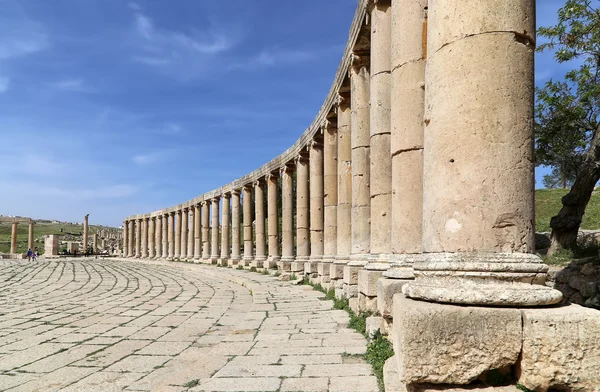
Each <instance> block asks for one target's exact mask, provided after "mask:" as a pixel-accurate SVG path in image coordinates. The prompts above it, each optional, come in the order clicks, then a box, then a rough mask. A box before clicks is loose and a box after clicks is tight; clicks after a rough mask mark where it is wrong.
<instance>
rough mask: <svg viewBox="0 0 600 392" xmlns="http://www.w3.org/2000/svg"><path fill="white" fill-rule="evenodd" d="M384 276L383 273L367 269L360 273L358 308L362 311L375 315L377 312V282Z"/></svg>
mask: <svg viewBox="0 0 600 392" xmlns="http://www.w3.org/2000/svg"><path fill="white" fill-rule="evenodd" d="M350 268H352V267H350ZM365 268H366V267H365ZM382 274H383V271H373V270H366V269H361V270H359V271H358V292H359V295H358V308H359V309H360V310H365V311H369V312H373V313H374V312H376V311H377V281H378V280H379V278H381V276H382Z"/></svg>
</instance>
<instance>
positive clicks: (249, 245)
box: [242, 185, 254, 267]
mask: <svg viewBox="0 0 600 392" xmlns="http://www.w3.org/2000/svg"><path fill="white" fill-rule="evenodd" d="M243 192H244V193H243V196H242V197H243V200H242V202H243V207H244V208H243V210H244V211H243V217H244V266H246V267H248V266H249V265H250V263H251V262H252V260H254V254H253V251H254V249H253V241H252V186H251V185H246V186H245V187H244V189H243Z"/></svg>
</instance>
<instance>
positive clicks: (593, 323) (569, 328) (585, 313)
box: [518, 305, 600, 392]
mask: <svg viewBox="0 0 600 392" xmlns="http://www.w3.org/2000/svg"><path fill="white" fill-rule="evenodd" d="M522 313H523V352H522V359H521V361H520V363H519V370H518V372H519V373H520V376H519V383H521V384H523V385H524V386H525V387H527V388H529V389H532V390H535V391H547V390H548V389H550V388H555V389H557V390H568V391H573V392H578V391H581V392H583V391H586V392H592V391H595V392H597V391H600V312H598V311H597V310H593V309H587V308H584V307H581V306H579V305H569V306H565V307H559V308H549V309H525V310H522Z"/></svg>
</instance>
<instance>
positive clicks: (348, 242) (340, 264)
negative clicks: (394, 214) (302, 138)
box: [329, 93, 352, 298]
mask: <svg viewBox="0 0 600 392" xmlns="http://www.w3.org/2000/svg"><path fill="white" fill-rule="evenodd" d="M350 103H351V101H350V98H349V96H348V95H347V94H345V93H340V94H339V95H338V105H337V123H338V134H337V144H338V145H337V163H338V170H337V177H338V186H337V191H338V193H337V209H336V210H337V244H336V248H337V255H336V257H335V261H334V262H333V264H331V266H330V268H329V278H330V279H331V286H332V287H333V288H335V289H336V297H337V298H340V297H342V296H343V278H344V266H345V265H346V264H348V261H349V260H350V252H351V250H352V218H351V216H352V143H351V139H352V138H351V135H350V134H351V132H350V130H351V128H350V123H351V109H350Z"/></svg>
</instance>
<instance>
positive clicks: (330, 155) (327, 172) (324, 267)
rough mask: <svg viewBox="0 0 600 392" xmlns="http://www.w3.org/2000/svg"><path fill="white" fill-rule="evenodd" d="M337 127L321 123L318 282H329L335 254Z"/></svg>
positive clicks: (324, 283) (329, 123)
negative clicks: (321, 197) (320, 256)
mask: <svg viewBox="0 0 600 392" xmlns="http://www.w3.org/2000/svg"><path fill="white" fill-rule="evenodd" d="M337 173H338V169H337V127H336V125H335V122H332V121H331V120H328V121H326V123H325V124H324V125H323V191H324V193H325V194H324V200H323V207H324V216H323V220H324V225H323V230H324V232H323V262H322V263H320V264H319V266H318V267H317V270H318V271H317V272H318V273H319V283H321V285H327V284H329V283H330V281H331V279H330V271H331V263H333V262H334V261H335V256H336V254H337V202H338V201H337V198H338V190H337V188H338V187H337V185H338V184H337V183H338V176H337Z"/></svg>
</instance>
